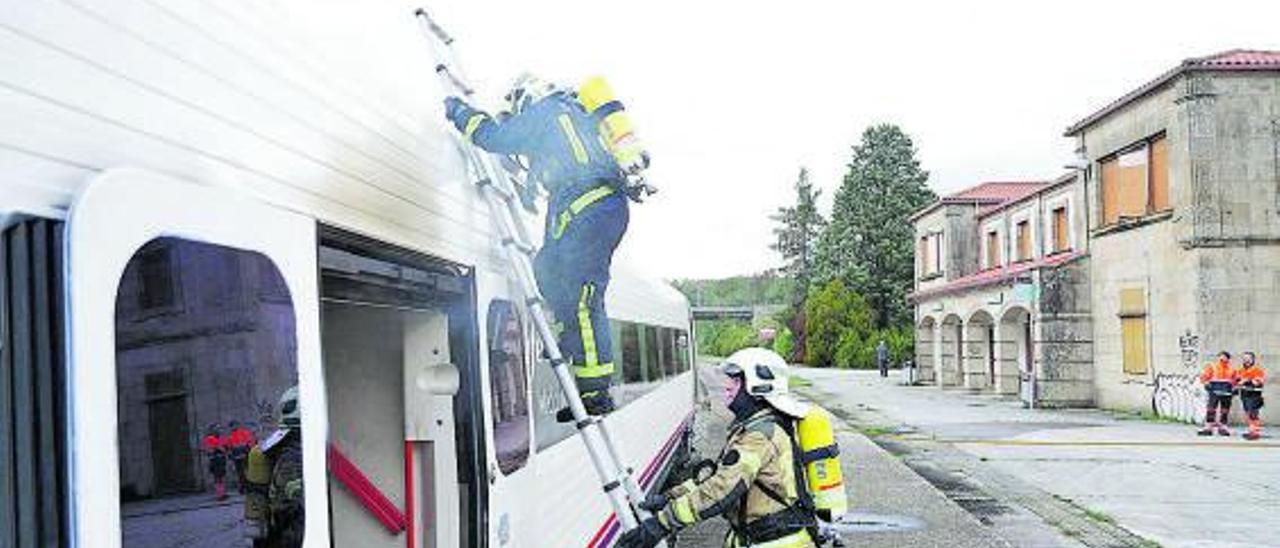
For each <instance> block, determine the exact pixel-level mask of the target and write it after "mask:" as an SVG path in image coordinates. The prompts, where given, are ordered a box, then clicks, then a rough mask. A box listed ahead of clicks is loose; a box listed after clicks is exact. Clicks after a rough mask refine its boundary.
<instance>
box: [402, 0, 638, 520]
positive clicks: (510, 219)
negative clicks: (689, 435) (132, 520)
mask: <svg viewBox="0 0 1280 548" xmlns="http://www.w3.org/2000/svg"><path fill="white" fill-rule="evenodd" d="M415 15H416V16H417V19H418V23H419V25H420V26H421V27H422V31H423V34H425V35H426V37H427V39H428V41H429V42H431V45H432V47H431V49H432V52H433V54H434V55H435V57H436V66H435V71H436V74H438V75H439V76H440V80H441V81H442V83H443V84H444V89H445V90H446V91H452V92H453V93H456V94H457V95H460V96H462V97H464V98H472V97H473V96H474V94H475V90H474V89H473V88H471V86H470V85H468V84H467V81H466V79H465V78H464V77H463V75H462V74H461V73H460V72H459V70H458V67H457V60H456V54H455V53H454V52H453V47H452V45H453V38H452V37H451V36H449V34H448V33H446V32H445V31H444V29H443V28H441V27H440V25H438V24H437V23H436V21H435V20H433V19H432V18H431V16H430V15H429V14H428V13H427V12H426V10H423V9H419V10H418V11H417V12H415ZM454 135H456V136H458V140H459V142H461V143H462V149H463V150H465V151H466V156H467V163H468V164H469V167H470V168H471V169H472V170H473V171H475V173H476V174H477V175H478V177H479V179H478V180H476V181H475V185H476V186H477V187H479V190H480V193H481V194H482V195H483V196H484V198H485V201H486V202H488V204H489V211H490V213H491V214H492V215H493V218H494V219H495V223H496V224H497V229H498V235H499V236H500V237H501V238H502V247H503V248H504V250H505V251H506V253H507V257H508V259H509V260H510V261H511V264H512V266H513V267H514V268H515V274H516V279H517V282H518V284H519V286H520V289H521V291H522V292H523V293H524V296H525V304H526V305H527V307H528V310H529V315H530V316H531V317H532V318H533V324H534V327H535V328H536V330H537V332H538V336H539V338H541V339H542V343H543V346H544V347H545V348H546V352H547V355H548V356H549V357H550V360H551V367H552V369H553V370H554V371H555V374H556V379H557V380H558V382H559V383H560V389H561V390H562V391H563V392H564V395H565V398H566V399H567V400H568V401H569V409H570V410H572V412H573V417H574V421H575V422H574V424H575V427H576V428H577V430H578V435H579V437H581V438H582V441H583V443H585V444H586V446H587V452H588V453H589V454H590V455H591V462H592V464H594V465H595V469H596V474H597V475H598V476H599V478H600V483H601V485H602V486H603V488H604V492H605V494H606V495H607V496H608V497H609V502H611V503H612V504H613V512H614V514H615V515H616V516H617V519H618V522H619V523H620V524H621V525H622V529H623V530H624V531H629V530H631V529H634V528H635V527H636V526H637V517H638V518H639V519H641V520H643V519H645V518H647V517H649V513H648V512H646V511H645V510H643V509H641V508H639V503H640V502H641V501H642V500H644V491H642V490H641V489H640V486H639V485H638V484H637V483H636V481H635V478H634V477H633V472H632V470H631V469H630V468H628V467H626V466H624V465H623V464H622V459H621V457H620V456H619V455H618V449H617V446H616V445H615V444H614V441H613V436H612V435H611V434H610V433H609V429H608V427H607V426H606V424H605V422H604V420H602V419H601V418H596V417H591V416H588V415H587V411H586V408H584V407H583V405H582V398H581V396H580V395H579V393H578V387H577V385H576V384H575V383H574V380H573V374H572V373H571V372H570V371H569V366H568V364H567V363H566V362H565V360H564V354H562V353H561V352H560V346H559V343H558V342H557V341H556V336H555V334H554V333H553V332H552V330H551V324H550V322H549V321H548V320H547V307H546V301H544V300H543V298H542V294H541V293H540V292H539V290H538V284H537V280H536V279H535V278H534V273H533V256H534V253H536V252H537V248H536V247H535V246H534V245H533V244H531V243H530V237H529V229H528V227H526V226H525V224H524V220H523V219H524V217H523V216H522V214H521V211H522V210H523V206H522V204H521V201H520V196H519V195H518V194H517V192H516V189H515V188H514V186H513V184H512V180H511V178H510V177H509V176H508V174H507V173H505V172H503V171H502V170H500V169H499V168H498V166H499V165H500V164H499V163H498V162H499V161H500V160H499V159H498V158H497V157H496V156H495V155H493V154H489V153H486V152H484V151H482V150H480V148H479V147H476V146H475V145H473V144H472V143H471V142H469V141H468V140H467V139H466V138H464V137H462V136H460V135H458V134H456V133H455V134H454Z"/></svg>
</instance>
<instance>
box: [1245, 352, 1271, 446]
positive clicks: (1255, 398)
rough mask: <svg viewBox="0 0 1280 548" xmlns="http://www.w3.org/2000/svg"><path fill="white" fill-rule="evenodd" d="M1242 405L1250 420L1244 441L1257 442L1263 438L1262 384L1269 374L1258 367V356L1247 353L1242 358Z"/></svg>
mask: <svg viewBox="0 0 1280 548" xmlns="http://www.w3.org/2000/svg"><path fill="white" fill-rule="evenodd" d="M1240 364H1241V367H1240V371H1239V372H1238V377H1239V379H1240V404H1241V405H1243V406H1244V414H1245V416H1246V417H1248V419H1249V431H1248V432H1246V433H1245V435H1244V439H1246V440H1250V441H1253V440H1256V439H1258V438H1261V437H1262V419H1260V418H1258V411H1259V410H1261V409H1262V383H1263V381H1265V380H1266V378H1267V372H1266V371H1263V370H1262V366H1261V365H1258V356H1257V355H1256V354H1254V353H1253V352H1245V353H1244V354H1242V355H1241V356H1240Z"/></svg>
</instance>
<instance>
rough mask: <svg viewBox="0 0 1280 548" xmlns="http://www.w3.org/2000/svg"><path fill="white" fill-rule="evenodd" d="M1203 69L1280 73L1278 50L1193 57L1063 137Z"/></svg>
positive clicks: (1088, 119) (1069, 129)
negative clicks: (1186, 75)
mask: <svg viewBox="0 0 1280 548" xmlns="http://www.w3.org/2000/svg"><path fill="white" fill-rule="evenodd" d="M1203 71H1222V72H1229V71H1277V72H1280V51H1269V50H1248V49H1233V50H1227V51H1224V52H1221V53H1215V54H1213V55H1207V56H1204V57H1192V58H1190V59H1186V60H1184V61H1183V62H1182V64H1180V65H1178V66H1176V67H1174V68H1172V69H1170V70H1169V71H1167V72H1165V73H1164V74H1161V75H1160V76H1159V77H1157V78H1156V79H1155V80H1152V81H1150V82H1147V83H1146V84H1144V85H1142V87H1139V88H1138V89H1135V90H1133V91H1131V92H1129V93H1127V94H1125V95H1123V96H1122V97H1120V98H1119V99H1116V100H1115V101H1112V102H1111V104H1109V105H1107V106H1105V107H1102V108H1101V109H1099V110H1098V111H1097V112H1094V113H1093V114H1090V115H1089V116H1087V117H1085V118H1084V119H1083V120H1080V121H1079V122H1076V123H1075V124H1073V125H1072V126H1071V127H1068V128H1067V132H1066V136H1067V137H1070V136H1072V135H1075V134H1077V133H1080V132H1081V131H1082V130H1084V129H1085V128H1087V127H1089V126H1092V125H1093V124H1095V123H1097V122H1098V121H1100V120H1102V119H1103V118H1106V117H1107V116H1109V115H1111V113H1113V112H1115V111H1117V110H1120V109H1121V108H1123V107H1124V106H1125V105H1128V104H1129V103H1132V102H1134V101H1136V100H1138V99H1141V98H1143V97H1146V96H1147V95H1149V94H1151V93H1152V92H1155V91H1156V90H1158V89H1161V88H1163V87H1164V86H1165V84H1168V83H1169V82H1170V81H1172V80H1173V79H1174V78H1177V77H1178V76H1181V75H1183V74H1185V73H1188V72H1203Z"/></svg>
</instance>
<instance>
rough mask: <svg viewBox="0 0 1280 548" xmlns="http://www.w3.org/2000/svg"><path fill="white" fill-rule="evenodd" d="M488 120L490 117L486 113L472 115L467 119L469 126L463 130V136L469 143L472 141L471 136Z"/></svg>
mask: <svg viewBox="0 0 1280 548" xmlns="http://www.w3.org/2000/svg"><path fill="white" fill-rule="evenodd" d="M488 119H489V116H488V115H487V114H484V113H481V114H474V115H472V116H471V117H470V118H467V126H466V128H464V129H463V130H462V134H463V135H465V136H466V137H467V140H468V141H470V140H471V135H472V134H473V133H475V132H476V130H477V129H480V124H481V123H482V122H484V121H485V120H488Z"/></svg>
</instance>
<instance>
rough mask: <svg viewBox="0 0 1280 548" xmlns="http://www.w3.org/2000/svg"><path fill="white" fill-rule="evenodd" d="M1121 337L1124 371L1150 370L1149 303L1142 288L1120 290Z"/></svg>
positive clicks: (1145, 371) (1143, 372)
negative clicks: (1148, 343) (1148, 340)
mask: <svg viewBox="0 0 1280 548" xmlns="http://www.w3.org/2000/svg"><path fill="white" fill-rule="evenodd" d="M1120 337H1121V341H1122V346H1123V350H1122V354H1123V355H1122V360H1123V363H1124V372H1125V373H1128V374H1130V375H1143V374H1146V373H1147V370H1148V356H1147V303H1146V293H1145V292H1144V291H1143V290H1142V289H1140V288H1139V289H1122V290H1120Z"/></svg>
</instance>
